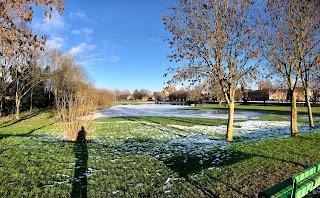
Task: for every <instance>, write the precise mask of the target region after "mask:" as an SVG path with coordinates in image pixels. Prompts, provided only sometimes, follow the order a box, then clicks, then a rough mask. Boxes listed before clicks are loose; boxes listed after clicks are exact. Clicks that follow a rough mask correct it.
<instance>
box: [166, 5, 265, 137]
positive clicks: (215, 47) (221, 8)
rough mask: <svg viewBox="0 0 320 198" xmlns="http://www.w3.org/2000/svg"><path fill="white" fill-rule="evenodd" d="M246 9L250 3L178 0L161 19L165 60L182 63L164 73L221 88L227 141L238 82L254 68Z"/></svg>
mask: <svg viewBox="0 0 320 198" xmlns="http://www.w3.org/2000/svg"><path fill="white" fill-rule="evenodd" d="M251 8H252V1H249V0H225V1H221V0H179V1H178V3H177V5H176V6H172V7H171V8H170V10H171V13H170V14H168V15H164V16H163V20H164V24H165V28H166V30H168V31H170V32H171V33H172V37H171V38H169V39H168V42H169V44H170V47H171V48H172V54H171V55H168V58H169V59H170V60H171V61H175V62H180V63H181V64H183V66H176V67H173V68H169V72H173V73H174V75H173V77H172V80H171V82H177V81H185V80H190V82H191V84H192V83H194V82H197V81H200V82H204V83H207V84H211V82H213V81H217V82H218V83H219V84H220V86H221V88H222V92H223V95H224V99H225V101H226V102H227V104H228V106H229V116H228V126H227V134H226V140H227V141H232V140H233V120H234V107H235V100H234V95H235V90H236V88H237V87H238V84H239V82H240V80H241V79H242V78H244V77H246V76H252V77H251V78H253V77H254V76H255V70H256V68H257V66H258V62H257V61H253V60H254V59H255V58H256V57H257V56H258V55H259V51H258V50H257V49H256V47H255V42H254V39H255V35H256V34H255V33H256V32H255V28H254V26H255V23H254V20H252V19H251V13H252V12H250V9H251Z"/></svg>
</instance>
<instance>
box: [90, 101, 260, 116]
mask: <svg viewBox="0 0 320 198" xmlns="http://www.w3.org/2000/svg"><path fill="white" fill-rule="evenodd" d="M185 108H187V107H185V106H179V105H159V104H141V105H116V106H113V107H111V108H108V109H102V110H99V111H98V112H97V113H96V114H95V115H94V119H98V118H109V117H124V116H163V117H174V116H175V117H192V118H212V119H227V118H228V112H227V111H224V110H215V109H209V110H185ZM261 114H262V113H259V112H237V111H236V112H235V115H234V118H235V119H241V120H247V119H250V118H254V117H258V116H260V115H261Z"/></svg>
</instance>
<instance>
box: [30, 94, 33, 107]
mask: <svg viewBox="0 0 320 198" xmlns="http://www.w3.org/2000/svg"><path fill="white" fill-rule="evenodd" d="M32 103H33V90H31V92H30V112H31V111H32V108H33V107H32Z"/></svg>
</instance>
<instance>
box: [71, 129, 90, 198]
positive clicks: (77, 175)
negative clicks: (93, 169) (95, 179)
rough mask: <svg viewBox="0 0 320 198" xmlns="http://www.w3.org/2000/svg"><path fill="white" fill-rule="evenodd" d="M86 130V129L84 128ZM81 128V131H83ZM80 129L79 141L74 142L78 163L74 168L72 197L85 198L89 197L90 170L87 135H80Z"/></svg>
mask: <svg viewBox="0 0 320 198" xmlns="http://www.w3.org/2000/svg"><path fill="white" fill-rule="evenodd" d="M82 130H84V129H82ZM82 130H81V131H82ZM81 131H79V133H78V137H77V141H76V142H75V143H74V148H73V151H74V157H75V159H76V164H75V168H74V177H73V178H74V180H73V183H72V192H71V197H72V198H84V197H87V184H88V180H87V174H86V173H87V170H88V148H87V141H86V140H85V137H80V136H82V135H83V134H81V133H80V132H81Z"/></svg>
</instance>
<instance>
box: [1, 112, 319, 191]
mask: <svg viewBox="0 0 320 198" xmlns="http://www.w3.org/2000/svg"><path fill="white" fill-rule="evenodd" d="M202 108H204V107H202ZM273 111H275V110H273ZM281 111H282V110H280V113H281ZM283 111H284V110H283ZM275 112H276V111H275ZM261 122H263V121H261ZM246 123H248V122H247V121H243V120H242V121H237V122H236V123H235V124H236V127H235V131H236V133H235V137H236V138H235V140H236V141H235V142H233V143H227V142H225V141H224V140H223V139H224V133H223V132H220V131H219V130H220V129H221V130H222V131H223V130H224V128H223V127H222V128H221V127H220V126H221V125H225V124H226V120H212V119H200V118H177V117H168V118H163V117H118V118H106V119H100V120H96V121H95V122H94V125H95V126H96V127H95V128H96V130H95V131H94V132H93V133H90V134H89V135H88V139H90V141H89V143H87V144H77V143H70V142H65V141H62V139H63V137H62V136H61V134H60V132H59V131H58V130H57V129H56V127H55V123H54V117H53V114H52V112H51V111H50V110H47V111H36V112H34V113H32V114H31V113H24V114H23V116H22V118H21V120H13V119H12V118H10V117H7V118H2V119H1V120H0V178H1V180H0V197H79V196H80V195H82V196H88V197H215V196H218V197H255V196H256V195H257V193H258V192H259V191H261V190H263V189H265V188H268V187H270V186H272V185H274V184H276V183H278V182H280V181H282V180H284V179H285V178H287V177H290V176H292V175H293V174H295V173H297V172H299V171H301V170H303V169H305V168H307V167H309V166H311V165H313V164H315V163H317V162H319V161H320V155H319V142H320V133H319V132H320V130H319V128H317V129H316V130H312V131H308V130H307V131H304V133H303V134H301V135H300V136H299V137H296V138H292V137H284V135H283V131H284V128H286V127H287V125H284V126H281V127H279V128H277V126H272V127H273V128H272V129H269V128H261V130H258V131H255V132H257V133H259V135H255V136H252V135H251V133H252V132H250V133H247V132H243V133H242V132H241V129H242V128H243V129H246V128H244V127H245V125H246ZM270 123H271V122H270ZM284 123H286V122H284ZM316 125H317V127H319V123H316ZM267 126H268V127H269V125H267ZM219 127H220V128H219ZM301 127H303V123H302V125H301ZM274 128H275V129H274ZM299 129H300V128H299ZM301 129H302V128H301ZM237 130H238V131H237ZM270 130H271V131H273V133H270ZM266 134H269V135H270V134H271V136H266ZM266 137H268V138H266Z"/></svg>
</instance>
